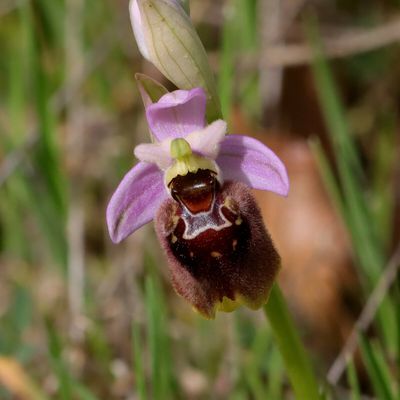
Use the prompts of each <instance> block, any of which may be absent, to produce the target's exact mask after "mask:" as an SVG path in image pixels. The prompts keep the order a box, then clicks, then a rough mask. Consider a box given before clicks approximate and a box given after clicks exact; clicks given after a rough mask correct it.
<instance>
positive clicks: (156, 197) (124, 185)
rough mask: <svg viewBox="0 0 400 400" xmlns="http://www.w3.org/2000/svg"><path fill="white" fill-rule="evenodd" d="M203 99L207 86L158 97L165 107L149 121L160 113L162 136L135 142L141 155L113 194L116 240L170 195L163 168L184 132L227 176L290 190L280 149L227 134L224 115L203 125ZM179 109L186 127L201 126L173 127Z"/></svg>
mask: <svg viewBox="0 0 400 400" xmlns="http://www.w3.org/2000/svg"><path fill="white" fill-rule="evenodd" d="M205 102H206V96H205V93H204V91H203V89H201V88H196V89H192V90H191V91H189V92H186V93H184V91H183V92H179V93H175V94H174V92H172V94H167V95H165V96H163V97H162V98H161V99H160V101H159V102H157V103H155V104H157V105H158V104H159V103H160V104H162V105H163V110H164V112H163V113H162V114H155V115H152V116H151V117H150V119H149V125H150V126H153V127H154V124H155V121H154V118H158V121H157V124H158V129H159V131H158V135H159V136H157V138H162V141H161V142H158V143H155V144H143V145H139V146H137V147H136V149H135V154H136V155H137V156H138V157H139V158H142V161H140V162H139V163H138V164H137V165H136V166H134V167H133V168H132V169H131V171H129V172H128V173H127V174H126V176H125V177H124V178H123V179H122V181H121V183H120V185H119V186H118V188H117V190H116V192H115V194H114V195H113V196H112V198H111V200H110V203H109V205H108V208H107V225H108V229H109V233H110V237H111V240H112V241H113V242H115V243H118V242H120V241H121V240H123V239H124V238H126V237H127V236H128V235H130V234H131V233H132V232H134V231H135V230H136V229H138V228H140V227H141V226H142V225H144V224H145V223H147V222H150V221H151V220H152V219H153V217H154V215H155V213H156V211H157V209H158V207H159V206H160V204H161V203H162V201H163V200H164V199H166V198H168V192H167V190H166V187H165V184H164V175H163V172H162V170H165V169H167V168H168V167H169V166H170V165H171V162H172V160H171V157H170V154H169V148H170V142H171V140H172V139H174V138H176V137H183V138H185V140H187V141H188V142H189V144H190V145H191V147H192V149H193V151H194V152H195V153H196V154H197V153H198V154H199V155H201V156H205V157H208V158H210V159H211V160H214V161H215V163H216V165H217V166H218V167H219V168H220V170H221V173H222V176H223V180H224V181H241V182H243V183H245V184H247V185H248V186H250V187H252V188H255V189H260V190H269V191H272V192H275V193H277V194H279V195H281V196H287V194H288V191H289V179H288V176H287V172H286V168H285V166H284V165H283V163H282V161H281V160H280V159H279V158H278V157H277V156H276V154H275V153H274V152H273V151H272V150H270V149H269V148H268V147H267V146H265V145H264V144H262V143H261V142H259V141H258V140H256V139H254V138H251V137H248V136H242V135H225V132H226V123H225V122H224V121H222V120H217V121H214V122H213V123H212V124H210V125H208V126H207V127H204V125H203V122H201V121H204V110H205V106H204V103H205ZM193 104H195V105H196V107H194V106H193ZM152 106H153V105H150V106H149V107H148V108H150V107H152ZM155 108H156V107H155ZM177 110H179V111H178V114H179V115H180V116H181V117H182V118H183V120H185V118H186V120H185V121H186V123H185V127H190V126H192V127H193V126H195V127H197V128H199V131H198V132H189V131H188V129H189V128H188V129H186V130H184V131H183V133H182V130H180V131H179V133H178V134H177V133H176V132H175V131H174V130H173V126H174V124H173V121H176V113H177ZM201 113H202V114H201ZM146 115H147V113H146ZM178 124H179V121H178V122H176V126H178ZM179 129H180V128H179ZM190 129H192V128H190ZM152 130H153V129H152ZM199 132H200V133H199ZM155 164H157V165H158V167H157V166H156V165H155Z"/></svg>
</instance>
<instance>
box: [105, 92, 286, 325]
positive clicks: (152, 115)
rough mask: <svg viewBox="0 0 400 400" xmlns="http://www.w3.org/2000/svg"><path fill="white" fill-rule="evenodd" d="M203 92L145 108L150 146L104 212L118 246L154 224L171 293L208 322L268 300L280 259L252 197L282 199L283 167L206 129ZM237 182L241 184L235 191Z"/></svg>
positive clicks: (248, 142)
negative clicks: (263, 193) (265, 194)
mask: <svg viewBox="0 0 400 400" xmlns="http://www.w3.org/2000/svg"><path fill="white" fill-rule="evenodd" d="M205 111H206V94H205V92H204V90H203V89H201V88H195V89H192V90H189V91H186V90H177V91H174V92H172V93H167V94H165V95H164V96H162V97H161V98H160V99H159V100H158V101H157V102H156V103H152V104H148V105H147V106H146V117H147V121H148V123H149V127H150V130H151V132H152V135H153V138H154V143H147V144H140V145H138V146H137V147H136V148H135V155H136V157H137V158H138V159H139V160H140V162H139V163H138V164H136V165H135V166H134V167H133V168H132V169H131V170H130V171H129V172H128V173H127V174H126V175H125V177H124V178H123V179H122V181H121V183H120V185H119V186H118V188H117V190H116V192H115V193H114V195H113V196H112V198H111V200H110V203H109V205H108V208H107V223H108V228H109V232H110V236H111V239H112V240H113V241H114V242H120V241H121V240H123V239H124V238H125V237H127V236H128V235H130V234H131V233H133V232H134V231H135V230H136V229H138V228H140V227H141V226H142V225H144V224H146V223H148V222H150V221H151V220H152V219H153V218H154V217H155V216H156V219H155V222H156V231H157V235H158V238H159V240H160V243H161V244H162V246H163V248H164V250H165V252H166V254H167V260H168V265H169V268H170V271H171V275H172V280H173V285H174V288H175V289H176V291H177V293H178V294H180V295H181V296H182V297H184V298H185V299H186V300H187V301H189V303H191V304H192V306H193V307H194V308H195V309H196V310H197V311H199V312H200V313H201V314H202V315H204V316H205V317H207V318H213V317H214V316H215V312H216V311H218V310H220V311H232V310H234V309H235V308H237V307H238V306H239V305H241V304H244V305H247V306H248V307H250V308H252V309H255V308H259V307H261V306H262V305H263V304H264V303H265V302H266V301H267V299H268V296H269V292H270V289H271V287H272V284H273V282H274V279H275V277H276V274H277V272H278V270H279V266H280V259H279V255H278V254H277V252H276V251H275V249H274V246H273V244H272V241H271V239H270V237H269V235H268V233H267V232H266V229H265V227H264V225H263V222H262V217H261V215H260V211H259V209H258V207H257V204H256V202H255V200H254V198H253V196H252V195H251V192H250V188H255V189H261V190H269V191H273V192H275V193H277V194H279V195H281V196H286V195H287V193H288V190H289V180H288V176H287V173H286V169H285V166H284V165H283V163H282V162H281V160H280V159H279V158H278V157H277V156H276V155H275V154H274V153H273V152H272V151H271V150H270V149H269V148H268V147H266V146H265V145H264V144H262V143H261V142H259V141H258V140H256V139H254V138H251V137H248V136H243V135H226V130H227V124H226V123H225V122H224V121H222V120H216V121H214V122H212V123H211V124H209V125H206V121H205ZM239 182H240V183H239Z"/></svg>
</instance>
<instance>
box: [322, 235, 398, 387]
mask: <svg viewBox="0 0 400 400" xmlns="http://www.w3.org/2000/svg"><path fill="white" fill-rule="evenodd" d="M399 268H400V243H399V244H398V245H397V248H396V250H395V252H394V253H393V255H392V257H391V259H390V261H389V263H388V264H387V266H386V268H385V271H384V273H383V275H382V277H381V279H380V280H379V282H378V284H377V285H376V287H375V289H374V291H373V292H372V293H371V296H370V297H369V299H368V301H367V303H366V304H365V306H364V308H363V310H362V312H361V314H360V316H359V318H358V319H357V321H356V323H355V324H354V327H353V329H352V331H351V333H350V335H349V337H348V339H347V341H346V343H345V345H344V346H343V348H342V351H341V352H340V354H339V355H338V357H337V358H336V360H335V361H334V363H333V364H332V366H331V368H330V369H329V371H328V375H327V380H328V382H329V383H330V384H332V385H336V384H337V383H338V381H339V379H340V377H341V376H342V374H343V372H344V370H345V369H346V366H347V363H348V360H349V359H350V358H351V357H352V355H353V354H354V352H355V350H356V348H357V344H358V337H359V333H361V332H365V331H366V330H367V329H368V327H369V326H370V325H371V323H372V321H373V319H374V317H375V314H376V312H377V310H378V308H379V305H380V304H381V302H382V300H383V299H384V297H385V295H386V293H387V291H388V290H389V288H390V287H391V285H392V283H393V282H394V280H395V278H396V276H397V273H398V270H399Z"/></svg>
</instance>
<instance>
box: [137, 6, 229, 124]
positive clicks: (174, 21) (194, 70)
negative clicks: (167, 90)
mask: <svg viewBox="0 0 400 400" xmlns="http://www.w3.org/2000/svg"><path fill="white" fill-rule="evenodd" d="M187 9H188V1H187V0H185V1H184V0H131V2H130V15H131V22H132V27H133V32H134V34H135V37H136V41H137V44H138V47H139V50H140V52H141V53H142V55H143V57H145V58H146V59H147V60H149V61H150V62H151V63H153V64H154V65H155V66H156V67H157V68H158V69H159V70H160V72H161V73H162V74H163V75H165V76H166V77H167V78H168V79H169V80H170V81H171V82H173V83H174V84H175V85H176V86H177V87H178V88H180V89H193V88H195V87H202V88H204V90H205V91H206V93H207V97H208V102H207V118H208V120H209V121H213V120H215V119H218V118H220V117H221V110H220V104H219V99H218V95H217V92H216V85H215V81H214V77H213V74H212V71H211V68H210V65H209V63H208V59H207V54H206V52H205V50H204V47H203V45H202V43H201V41H200V38H199V36H198V35H197V33H196V31H195V29H194V27H193V24H192V22H191V20H190V18H189V16H188V14H187V13H186V11H185V10H187Z"/></svg>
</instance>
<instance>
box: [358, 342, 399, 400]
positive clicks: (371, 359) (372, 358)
mask: <svg viewBox="0 0 400 400" xmlns="http://www.w3.org/2000/svg"><path fill="white" fill-rule="evenodd" d="M360 347H361V354H362V357H363V360H364V362H365V366H366V368H367V371H368V375H369V377H370V379H371V382H372V386H373V388H374V390H375V393H376V395H377V396H378V397H379V399H381V400H394V399H395V397H394V394H393V388H392V382H391V378H390V373H389V369H388V367H387V365H386V363H385V361H384V358H383V356H382V354H381V353H380V351H379V349H378V347H377V346H376V345H374V344H372V343H370V341H369V340H368V339H367V338H365V337H364V336H360Z"/></svg>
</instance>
